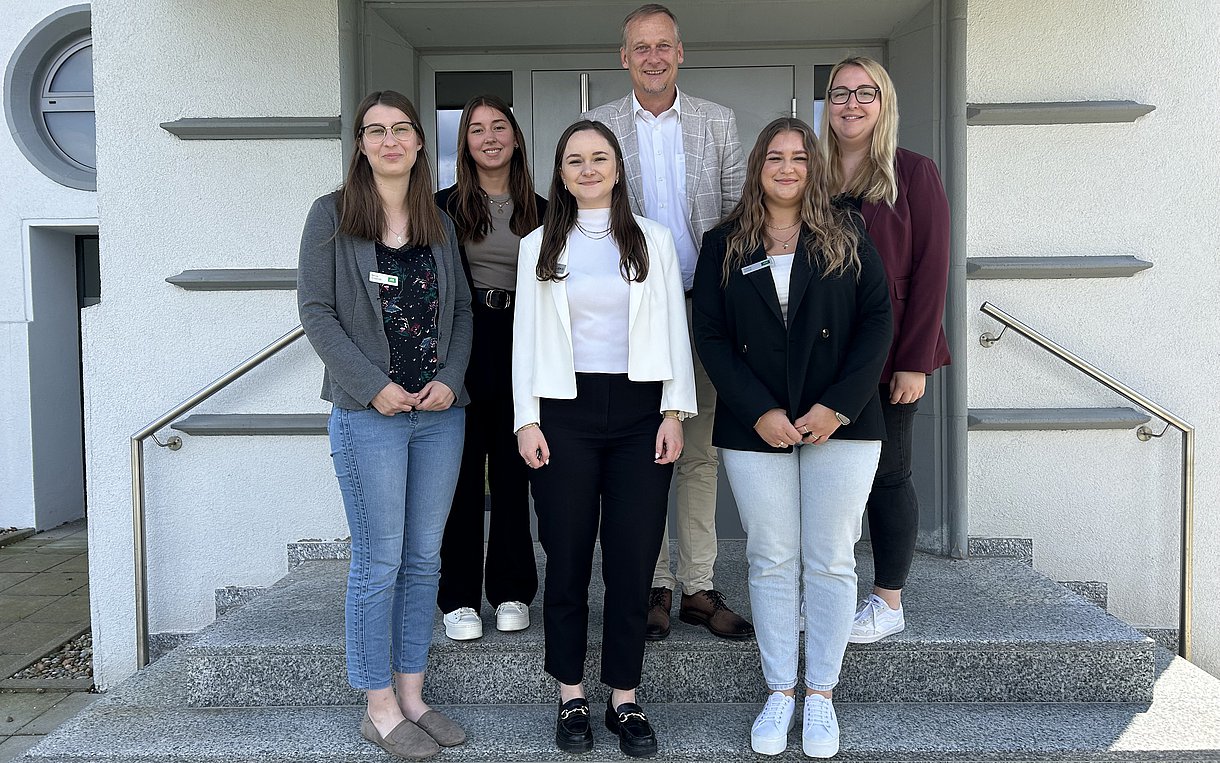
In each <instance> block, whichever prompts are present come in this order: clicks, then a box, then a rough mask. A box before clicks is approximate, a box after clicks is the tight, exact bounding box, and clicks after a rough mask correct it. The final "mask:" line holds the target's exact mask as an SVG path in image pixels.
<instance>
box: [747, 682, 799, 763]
mask: <svg viewBox="0 0 1220 763" xmlns="http://www.w3.org/2000/svg"><path fill="white" fill-rule="evenodd" d="M794 723H796V699H795V698H793V697H789V696H788V695H787V694H784V693H783V692H782V691H777V692H773V693H772V694H771V696H770V697H767V704H766V705H764V706H763V709H762V712H761V713H759V714H758V717H757V718H755V719H754V728H752V729H750V749H752V750H754V752H757V753H761V754H762V755H779V754H780V753H781V752H783V751H784V750H786V749H788V732H789V731H791V730H792V726H793V724H794Z"/></svg>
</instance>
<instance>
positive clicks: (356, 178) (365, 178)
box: [338, 90, 446, 246]
mask: <svg viewBox="0 0 1220 763" xmlns="http://www.w3.org/2000/svg"><path fill="white" fill-rule="evenodd" d="M378 105H380V106H389V107H391V108H395V109H398V110H399V111H401V112H402V113H404V114H406V115H407V119H409V120H411V124H412V125H413V126H414V128H415V134H416V135H418V136H419V151H418V152H417V153H416V155H415V165H414V166H413V167H412V168H411V175H410V178H409V180H410V182H409V184H408V185H407V196H406V199H405V202H406V207H407V230H406V238H407V243H409V244H411V245H412V246H427V245H428V244H434V243H440V242H443V241H444V240H445V237H446V234H445V226H444V225H443V224H442V223H441V215H440V210H438V209H437V207H436V202H435V201H433V199H432V168H431V166H430V165H429V164H428V152H427V151H425V150H424V148H425V146H426V145H427V141H425V140H424V130H423V127H422V126H421V125H420V123H419V113H418V112H417V111H416V110H415V106H414V104H412V103H411V101H410V99H408V98H407V97H406V96H405V95H403V94H402V93H398V92H395V91H393V90H379V91H377V92H374V93H369V94H368V95H367V96H365V98H364V100H363V101H361V102H360V105H359V106H358V107H357V108H356V119H355V120H354V121H353V123H352V137H353V138H354V140H353V142H352V159H351V161H350V162H349V163H348V165H347V177H346V178H344V180H343V185H342V186H340V187H339V231H338V232H339V233H344V234H347V235H349V236H355V237H356V238H363V239H368V240H369V241H376V240H377V239H379V238H381V232H382V231H384V230H385V229H386V227H387V226H386V214H385V209H384V208H383V207H382V205H381V197H380V196H379V195H378V194H377V184H376V182H375V181H374V179H373V167H372V165H370V164H369V160H368V158H367V157H365V155H364V153H363V152H362V151H361V150H360V146H361V143H362V141H363V139H364V115H365V114H367V113H368V110H369V109H371V108H373V107H374V106H378Z"/></svg>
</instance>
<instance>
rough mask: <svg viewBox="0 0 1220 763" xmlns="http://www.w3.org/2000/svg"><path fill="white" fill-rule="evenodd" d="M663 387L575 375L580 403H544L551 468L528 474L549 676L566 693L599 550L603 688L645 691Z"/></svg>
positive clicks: (576, 670) (582, 642)
mask: <svg viewBox="0 0 1220 763" xmlns="http://www.w3.org/2000/svg"><path fill="white" fill-rule="evenodd" d="M660 407H661V383H660V382H633V381H630V380H628V379H627V376H626V374H577V375H576V399H574V400H553V399H549V398H544V399H543V400H542V406H541V410H540V419H541V426H542V432H543V436H545V437H546V441H547V445H548V446H549V448H550V451H551V461H550V463H549V464H548V465H546V466H543V467H542V468H540V469H535V470H531V472H530V481H531V484H532V485H533V489H534V510H535V511H536V512H537V513H538V535H539V538H540V539H541V541H542V547H543V548H544V549H545V550H546V586H545V592H544V593H543V607H542V619H543V624H544V626H545V638H546V662H545V668H546V672H547V673H549V674H550V675H551V676H553V677H554V678H555V679H556V680H558V681H560V682H561V683H565V684H577V683H580V682H581V681H582V680H583V678H584V666H585V655H586V653H587V652H588V640H589V639H588V631H589V580H590V578H591V576H592V570H593V548H594V542H595V541H596V540H597V537H598V534H599V531H600V535H601V544H602V580H603V581H604V582H605V584H606V598H605V601H604V603H603V606H602V614H603V624H602V655H601V658H602V659H601V665H602V667H601V680H602V683H604V684H606V685H607V686H610V687H611V688H614V689H634V688H636V687H637V686H639V683H640V674H641V671H642V668H643V663H644V625H645V619H646V614H647V613H646V611H645V607H644V606H642V604H641V602H645V601H647V600H648V589H649V586H651V584H652V570H653V567H654V566H655V565H656V561H657V553H658V552H660V550H661V534H662V532H663V530H664V527H665V509H666V505H667V502H668V498H669V481H670V478H671V477H672V476H673V464H665V465H658V464H656V463H653V460H654V457H655V453H656V438H657V428H658V427H659V426H660V424H661V412H660Z"/></svg>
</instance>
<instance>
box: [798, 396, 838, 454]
mask: <svg viewBox="0 0 1220 763" xmlns="http://www.w3.org/2000/svg"><path fill="white" fill-rule="evenodd" d="M792 423H793V425H794V426H795V427H796V430H797V431H798V432H799V433H800V434H801V435H802V436H803V439H802V440H801V442H806V443H810V444H812V445H820V444H822V443H824V442H826V441H827V440H828V439H830V436H831V435H832V434H834V433H835V430H836V429H838V428H839V420H838V419H837V418H836V417H835V412H834V411H832V410H830V409H829V408H827V407H826V406H824V405H822V404H821V403H814V404H813V407H812V408H810V409H809V413H806V414H805V415H804V416H801V417H800V418H799V419H797V420H796V421H794V422H792Z"/></svg>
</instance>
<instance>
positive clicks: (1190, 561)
mask: <svg viewBox="0 0 1220 763" xmlns="http://www.w3.org/2000/svg"><path fill="white" fill-rule="evenodd" d="M979 311H980V312H982V313H983V314H984V315H986V316H988V317H990V318H994V319H995V320H997V321H999V322H1000V323H1002V324H1003V325H1004V328H1003V329H1001V330H1000V333H999V334H992V333H991V332H986V333H984V334H982V335H981V336H980V337H979V344H981V345H983V346H984V347H991V346H992V345H994V344H995V343H996V342H998V341H1000V338H1001V337H1003V336H1004V332H1005V331H1007V330H1008V329H1012V330H1013V331H1015V332H1016V333H1018V334H1020V335H1021V336H1023V337H1025V338H1026V339H1028V340H1029V341H1031V342H1033V343H1034V344H1035V345H1037V346H1038V347H1041V348H1042V349H1044V350H1046V351H1047V352H1049V353H1050V354H1052V355H1054V356H1055V357H1057V358H1059V359H1060V360H1062V361H1063V362H1065V363H1067V364H1068V365H1069V366H1071V367H1073V368H1075V369H1076V370H1077V371H1080V372H1081V373H1083V374H1084V375H1086V376H1088V377H1090V378H1091V379H1093V380H1094V381H1097V382H1100V383H1101V384H1102V385H1103V386H1105V387H1107V388H1108V389H1110V390H1111V391H1113V392H1117V393H1118V394H1120V395H1122V396H1123V397H1125V398H1127V400H1130V401H1131V402H1132V403H1135V404H1136V405H1138V406H1140V407H1141V408H1143V409H1144V410H1146V411H1148V412H1149V413H1151V414H1153V415H1154V416H1156V417H1157V418H1159V419H1160V420H1161V421H1164V422H1165V428H1164V429H1162V430H1161V431H1160V432H1155V431H1153V430H1152V429H1151V428H1150V427H1148V426H1147V425H1140V427H1139V428H1138V429H1137V430H1135V436H1136V437H1138V438H1139V439H1140V441H1141V442H1148V441H1149V440H1151V439H1153V438H1157V437H1161V436H1162V435H1164V434H1165V433H1166V432H1167V431H1169V427H1173V428H1174V429H1177V430H1178V431H1179V432H1181V433H1182V515H1181V521H1182V532H1181V546H1182V547H1181V553H1180V558H1181V576H1180V579H1179V589H1178V655H1179V656H1181V657H1183V658H1185V659H1187V660H1189V659H1190V657H1191V641H1192V639H1191V634H1190V629H1191V622H1192V620H1193V617H1192V613H1191V609H1192V606H1193V602H1194V527H1195V428H1194V427H1193V426H1191V425H1190V424H1188V423H1187V422H1186V420H1185V419H1183V418H1182V417H1181V416H1178V415H1177V414H1175V413H1173V412H1172V411H1170V410H1168V409H1167V408H1165V407H1164V406H1162V405H1160V404H1159V403H1156V402H1155V401H1153V400H1151V399H1149V398H1147V397H1145V396H1144V395H1142V394H1140V393H1139V392H1136V391H1135V390H1134V389H1132V388H1131V387H1129V386H1127V385H1126V384H1123V383H1122V382H1121V381H1119V380H1118V379H1115V378H1114V377H1113V376H1111V375H1110V374H1108V373H1106V372H1105V371H1102V370H1101V369H1100V368H1098V367H1097V366H1095V365H1093V364H1092V363H1090V362H1088V361H1087V360H1085V359H1083V358H1081V357H1080V356H1079V355H1076V354H1075V353H1073V352H1071V351H1070V350H1068V349H1066V348H1065V347H1063V345H1060V344H1058V343H1057V342H1055V341H1054V340H1052V339H1049V338H1047V337H1046V336H1044V335H1043V334H1041V333H1039V332H1038V331H1037V330H1035V329H1033V328H1031V327H1030V326H1028V325H1026V324H1025V323H1023V322H1021V321H1020V320H1018V319H1017V318H1014V317H1013V316H1011V315H1009V314H1008V313H1006V312H1004V311H1003V310H1001V309H1000V308H998V307H996V306H995V305H993V304H991V303H990V302H984V303H983V304H982V306H981V307H979Z"/></svg>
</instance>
